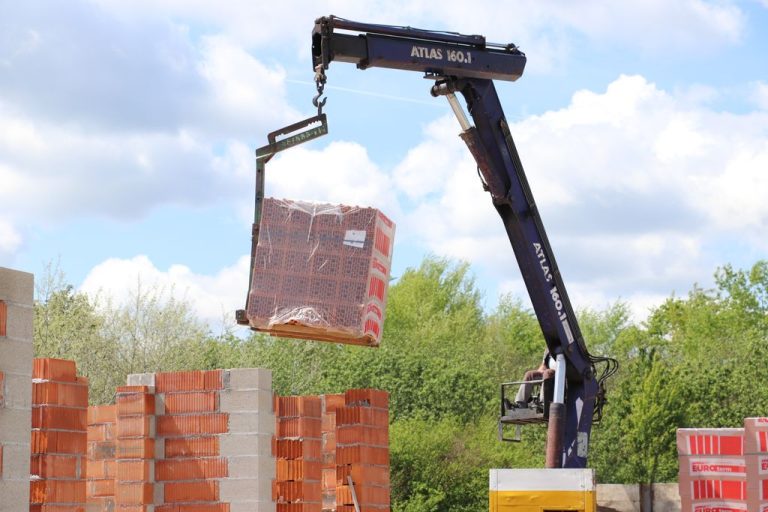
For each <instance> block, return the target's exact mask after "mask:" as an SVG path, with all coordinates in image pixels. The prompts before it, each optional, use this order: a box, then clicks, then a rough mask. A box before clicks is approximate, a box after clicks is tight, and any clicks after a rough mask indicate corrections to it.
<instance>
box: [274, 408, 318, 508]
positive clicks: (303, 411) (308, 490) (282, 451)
mask: <svg viewBox="0 0 768 512" xmlns="http://www.w3.org/2000/svg"><path fill="white" fill-rule="evenodd" d="M321 409H322V405H321V399H320V397H317V396H282V397H276V398H275V416H276V422H277V429H276V435H275V455H276V457H277V473H276V478H275V481H274V482H273V484H272V499H273V501H275V502H276V503H277V511H278V512H320V510H321V508H322V491H321V483H320V480H321V478H322V461H321V450H322V448H321V445H322V427H321V426H322V420H321Z"/></svg>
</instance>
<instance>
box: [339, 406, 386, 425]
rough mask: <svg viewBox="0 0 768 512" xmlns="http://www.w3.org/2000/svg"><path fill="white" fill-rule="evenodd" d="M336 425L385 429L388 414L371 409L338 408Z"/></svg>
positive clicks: (381, 410) (380, 410)
mask: <svg viewBox="0 0 768 512" xmlns="http://www.w3.org/2000/svg"><path fill="white" fill-rule="evenodd" d="M336 424H337V425H357V424H362V425H371V426H377V427H386V426H388V425H389V412H388V411H387V410H386V409H374V408H372V407H340V408H339V409H337V410H336Z"/></svg>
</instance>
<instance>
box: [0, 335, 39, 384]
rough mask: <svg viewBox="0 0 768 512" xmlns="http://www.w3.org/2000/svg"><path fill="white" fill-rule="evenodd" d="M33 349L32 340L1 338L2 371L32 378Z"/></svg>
mask: <svg viewBox="0 0 768 512" xmlns="http://www.w3.org/2000/svg"><path fill="white" fill-rule="evenodd" d="M33 350H34V349H33V347H32V342H31V341H25V340H17V339H8V338H0V371H2V372H5V373H6V374H8V373H15V374H18V375H26V376H27V377H29V378H31V377H32V358H33V357H34V356H33ZM30 386H31V385H30Z"/></svg>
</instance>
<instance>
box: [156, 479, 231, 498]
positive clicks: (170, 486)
mask: <svg viewBox="0 0 768 512" xmlns="http://www.w3.org/2000/svg"><path fill="white" fill-rule="evenodd" d="M164 491H165V501H166V503H179V502H181V503H183V502H195V501H218V499H219V483H218V482H205V481H197V482H169V483H167V484H165V489H164Z"/></svg>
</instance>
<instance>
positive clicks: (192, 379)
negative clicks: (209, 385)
mask: <svg viewBox="0 0 768 512" xmlns="http://www.w3.org/2000/svg"><path fill="white" fill-rule="evenodd" d="M155 391H156V392H157V393H168V392H173V391H205V372H202V371H197V370H196V371H190V372H166V373H157V374H155Z"/></svg>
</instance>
